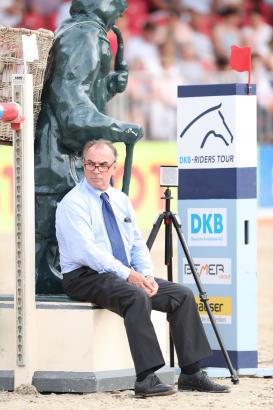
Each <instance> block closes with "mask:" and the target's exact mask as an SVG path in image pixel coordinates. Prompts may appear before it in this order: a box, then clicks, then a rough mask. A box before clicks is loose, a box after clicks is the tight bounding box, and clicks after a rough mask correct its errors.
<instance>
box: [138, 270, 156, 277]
mask: <svg viewBox="0 0 273 410" xmlns="http://www.w3.org/2000/svg"><path fill="white" fill-rule="evenodd" d="M141 273H142V275H143V276H154V273H153V271H152V270H151V269H149V268H146V269H143V270H142V272H141Z"/></svg>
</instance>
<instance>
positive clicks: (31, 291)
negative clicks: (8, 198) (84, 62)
mask: <svg viewBox="0 0 273 410" xmlns="http://www.w3.org/2000/svg"><path fill="white" fill-rule="evenodd" d="M12 91H13V101H14V102H16V103H18V104H20V106H21V107H22V108H23V115H24V117H25V121H24V124H23V125H22V129H19V130H17V131H16V132H15V133H14V140H13V148H14V217H15V270H16V273H15V277H16V282H15V284H16V296H15V309H16V368H15V387H16V386H18V385H20V384H31V382H32V374H33V368H32V357H33V349H32V345H33V339H34V336H35V335H34V320H35V239H34V232H35V229H34V226H35V223H34V220H35V217H34V138H33V85H32V75H30V74H26V75H14V76H13V79H12Z"/></svg>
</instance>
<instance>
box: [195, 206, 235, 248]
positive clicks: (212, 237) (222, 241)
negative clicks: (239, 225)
mask: <svg viewBox="0 0 273 410" xmlns="http://www.w3.org/2000/svg"><path fill="white" fill-rule="evenodd" d="M226 219H227V217H226V209H225V208H220V209H216V208H212V209H210V208H204V209H200V208H197V209H193V208H190V209H188V236H189V238H188V241H189V244H190V245H191V246H226V244H227V220H226Z"/></svg>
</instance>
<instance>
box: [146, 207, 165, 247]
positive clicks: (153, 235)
mask: <svg viewBox="0 0 273 410" xmlns="http://www.w3.org/2000/svg"><path fill="white" fill-rule="evenodd" d="M163 219H164V213H163V214H159V215H158V217H157V219H156V221H155V223H154V224H153V227H152V230H151V233H150V235H149V237H148V239H147V242H146V245H147V247H148V249H149V251H150V250H151V249H152V246H153V243H154V241H155V238H156V236H157V234H158V231H159V229H160V226H161V224H162V221H163Z"/></svg>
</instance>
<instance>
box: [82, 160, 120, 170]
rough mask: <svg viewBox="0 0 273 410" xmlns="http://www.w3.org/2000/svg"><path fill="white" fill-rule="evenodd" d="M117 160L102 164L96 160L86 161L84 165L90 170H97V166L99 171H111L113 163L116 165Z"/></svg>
mask: <svg viewBox="0 0 273 410" xmlns="http://www.w3.org/2000/svg"><path fill="white" fill-rule="evenodd" d="M115 162H116V160H115V161H113V162H112V164H110V165H109V164H107V162H102V163H101V164H97V165H96V163H95V162H92V161H86V162H84V166H85V167H86V169H88V171H95V169H96V168H97V170H98V171H99V172H107V171H109V169H110V168H111V166H112V165H114V163H115Z"/></svg>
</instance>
